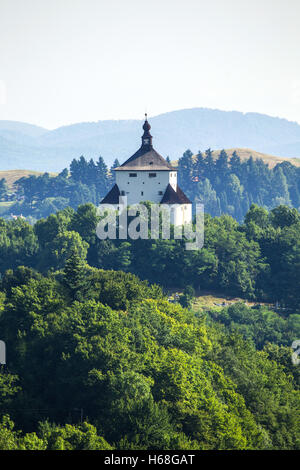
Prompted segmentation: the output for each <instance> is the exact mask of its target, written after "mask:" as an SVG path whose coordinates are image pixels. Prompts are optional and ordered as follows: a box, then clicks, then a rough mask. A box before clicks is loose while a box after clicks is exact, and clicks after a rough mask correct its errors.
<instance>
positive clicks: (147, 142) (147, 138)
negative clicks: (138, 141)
mask: <svg viewBox="0 0 300 470" xmlns="http://www.w3.org/2000/svg"><path fill="white" fill-rule="evenodd" d="M150 129H151V126H150V124H149V122H148V116H147V113H145V122H144V125H143V130H144V134H143V135H142V147H143V148H145V147H148V148H149V150H150V149H152V135H151V134H150Z"/></svg>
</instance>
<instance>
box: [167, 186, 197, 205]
mask: <svg viewBox="0 0 300 470" xmlns="http://www.w3.org/2000/svg"><path fill="white" fill-rule="evenodd" d="M160 203H161V204H192V202H191V201H190V200H189V198H188V197H186V195H185V194H184V192H183V191H182V190H181V189H180V187H179V186H178V185H177V191H175V190H174V189H173V188H172V186H171V185H170V183H169V184H168V186H167V189H166V191H165V194H164V195H163V198H162V200H161V201H160Z"/></svg>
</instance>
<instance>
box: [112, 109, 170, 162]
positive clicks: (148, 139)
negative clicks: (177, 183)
mask: <svg viewBox="0 0 300 470" xmlns="http://www.w3.org/2000/svg"><path fill="white" fill-rule="evenodd" d="M143 129H144V134H143V135H142V146H141V148H139V150H138V151H137V152H135V153H134V154H133V155H132V156H131V157H130V158H128V160H126V162H125V163H123V164H122V165H121V166H118V167H117V168H114V170H115V171H126V170H127V171H128V170H146V171H151V170H155V171H159V170H167V171H170V170H173V171H177V170H176V169H175V168H173V167H172V165H170V164H169V163H168V162H167V161H166V160H165V159H164V158H163V157H162V156H161V155H159V153H157V152H156V150H154V148H153V146H152V135H151V134H150V129H151V126H150V124H149V122H148V120H147V115H146V120H145V123H144V125H143Z"/></svg>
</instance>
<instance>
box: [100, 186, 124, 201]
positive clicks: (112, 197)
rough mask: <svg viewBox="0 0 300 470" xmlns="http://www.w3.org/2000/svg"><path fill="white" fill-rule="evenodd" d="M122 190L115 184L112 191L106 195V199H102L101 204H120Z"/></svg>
mask: <svg viewBox="0 0 300 470" xmlns="http://www.w3.org/2000/svg"><path fill="white" fill-rule="evenodd" d="M119 196H120V190H119V187H118V185H117V184H115V185H114V186H113V187H112V188H111V190H110V191H109V192H108V193H107V194H106V196H105V198H104V199H102V201H101V203H100V204H119Z"/></svg>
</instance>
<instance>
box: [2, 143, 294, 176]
mask: <svg viewBox="0 0 300 470" xmlns="http://www.w3.org/2000/svg"><path fill="white" fill-rule="evenodd" d="M220 152H221V149H220V150H214V151H213V153H212V156H213V158H214V159H217V157H218V155H219V153H220ZM225 152H226V153H227V155H228V157H229V158H230V157H231V155H232V154H233V152H236V153H237V154H238V155H239V157H240V159H241V160H242V161H244V160H248V159H249V158H250V157H251V156H252V157H253V159H254V160H256V159H261V160H263V162H264V163H267V164H268V166H269V168H274V166H276V165H277V164H278V163H282V162H290V163H291V164H292V165H294V166H296V167H300V158H288V157H275V156H274V155H268V154H266V153H262V152H256V151H255V150H252V149H244V148H231V149H225ZM177 163H178V160H173V161H172V164H173V165H174V166H177ZM0 174H1V172H0Z"/></svg>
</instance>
